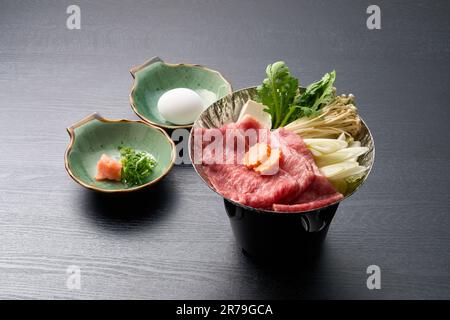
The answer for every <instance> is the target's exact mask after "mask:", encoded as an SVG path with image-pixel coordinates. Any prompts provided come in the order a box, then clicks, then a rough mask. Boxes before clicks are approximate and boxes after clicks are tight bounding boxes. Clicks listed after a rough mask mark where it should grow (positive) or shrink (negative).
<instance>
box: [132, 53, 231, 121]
mask: <svg viewBox="0 0 450 320" xmlns="http://www.w3.org/2000/svg"><path fill="white" fill-rule="evenodd" d="M130 73H131V75H132V76H133V78H134V83H133V87H132V89H131V93H130V104H131V107H132V108H133V110H134V112H135V113H136V114H137V115H138V116H139V117H140V118H141V119H142V120H144V121H146V122H149V123H151V124H153V125H156V126H159V127H162V128H166V129H177V128H190V127H192V124H189V125H176V124H173V123H171V122H169V121H166V120H165V119H164V118H163V117H162V116H161V114H160V113H159V111H158V107H157V106H158V100H159V98H160V97H161V96H162V95H163V94H164V92H166V91H168V90H171V89H175V88H188V89H191V90H194V91H195V92H197V93H198V94H199V95H200V97H201V98H202V100H203V102H204V109H206V108H207V107H209V106H210V105H211V104H213V103H214V102H216V101H217V100H219V99H221V98H223V97H224V96H226V95H228V94H231V93H232V91H233V90H232V89H231V85H230V84H229V83H228V81H227V80H225V78H224V77H223V76H222V75H221V74H220V73H219V72H217V71H214V70H211V69H208V68H205V67H202V66H199V65H193V64H171V63H165V62H164V61H162V60H161V59H160V58H158V57H155V58H153V59H150V60H149V61H147V62H145V63H144V64H143V65H140V66H137V67H134V68H132V69H131V70H130Z"/></svg>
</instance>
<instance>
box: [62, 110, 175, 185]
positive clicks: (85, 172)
mask: <svg viewBox="0 0 450 320" xmlns="http://www.w3.org/2000/svg"><path fill="white" fill-rule="evenodd" d="M82 122H83V123H82V124H81V125H78V126H77V125H75V126H74V127H71V128H69V129H68V130H69V133H70V134H71V136H72V143H71V146H69V148H68V150H67V153H66V168H67V171H68V172H69V174H70V175H71V176H72V178H74V180H76V181H77V182H79V183H80V184H82V185H84V186H85V187H87V188H91V189H94V190H98V191H103V192H117V191H131V190H136V189H139V188H141V187H143V186H146V185H150V184H152V183H154V182H156V181H158V180H159V178H162V177H163V176H164V175H165V174H167V172H168V171H169V170H170V169H171V167H172V165H173V162H174V157H175V151H174V145H173V142H172V141H171V140H170V138H169V137H168V136H167V135H166V134H165V133H164V132H163V131H162V130H161V129H159V128H156V127H153V126H150V125H148V124H145V123H143V122H142V121H127V120H120V121H110V120H106V119H103V118H101V117H100V116H98V115H97V114H94V115H92V116H90V118H86V119H85V120H84V121H82ZM119 146H129V147H132V148H134V149H136V150H142V151H146V152H149V153H151V154H152V155H153V156H154V157H155V158H156V159H157V161H158V164H157V165H156V167H155V168H154V169H153V172H152V174H151V175H150V176H149V177H148V178H147V179H146V181H145V182H144V183H143V185H141V186H134V187H128V186H126V185H125V184H123V183H121V182H115V181H97V180H95V175H96V173H97V161H98V160H99V159H100V157H101V155H102V154H103V153H105V154H107V155H108V156H111V157H114V158H115V159H117V160H119V159H120V153H119V150H118V147H119Z"/></svg>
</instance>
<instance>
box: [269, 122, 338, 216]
mask: <svg viewBox="0 0 450 320" xmlns="http://www.w3.org/2000/svg"><path fill="white" fill-rule="evenodd" d="M279 135H280V137H282V138H280V140H281V141H284V142H285V143H287V144H288V145H289V146H291V147H292V148H295V149H296V150H297V151H298V152H299V154H301V155H302V156H303V159H305V161H306V162H308V164H309V166H310V168H311V169H312V172H313V178H312V179H313V182H312V183H311V184H310V185H309V186H308V188H307V189H306V190H305V191H304V192H302V193H300V194H299V196H298V197H297V198H296V199H295V200H294V201H293V202H292V203H291V204H289V205H286V204H276V203H275V204H274V205H273V210H274V211H284V212H300V211H310V210H314V209H317V208H320V207H324V206H327V205H329V204H332V203H334V202H336V201H338V200H340V199H342V198H343V195H342V194H340V193H339V192H337V191H336V189H335V188H334V187H333V185H332V184H331V183H330V182H329V181H328V179H327V178H326V177H325V176H324V175H323V174H322V173H321V172H320V170H319V168H318V167H317V165H316V163H315V162H314V157H313V156H312V153H311V152H310V151H309V150H308V149H307V147H306V145H305V143H304V142H303V140H302V139H301V138H300V137H299V136H297V135H292V133H291V132H289V131H287V130H285V129H281V130H279ZM296 137H298V139H299V140H301V143H300V142H299V141H297V140H296Z"/></svg>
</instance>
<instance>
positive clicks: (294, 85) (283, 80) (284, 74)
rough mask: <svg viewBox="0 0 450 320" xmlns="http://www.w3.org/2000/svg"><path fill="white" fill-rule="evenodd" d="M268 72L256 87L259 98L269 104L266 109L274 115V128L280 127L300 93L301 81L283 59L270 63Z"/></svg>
mask: <svg viewBox="0 0 450 320" xmlns="http://www.w3.org/2000/svg"><path fill="white" fill-rule="evenodd" d="M266 74H267V78H266V79H264V81H263V83H262V85H260V86H258V88H257V89H256V90H257V93H258V97H257V100H258V102H261V103H262V104H264V105H265V106H267V109H265V111H266V112H268V113H269V114H270V115H271V116H272V128H278V127H279V126H280V124H281V122H282V121H283V119H284V118H285V116H286V114H287V113H288V112H289V106H290V105H292V103H293V102H294V100H295V97H296V96H297V95H298V84H299V83H298V79H296V78H294V77H293V76H291V73H290V71H289V69H288V67H287V66H286V65H285V63H284V62H283V61H278V62H275V63H273V64H269V65H268V66H267V68H266Z"/></svg>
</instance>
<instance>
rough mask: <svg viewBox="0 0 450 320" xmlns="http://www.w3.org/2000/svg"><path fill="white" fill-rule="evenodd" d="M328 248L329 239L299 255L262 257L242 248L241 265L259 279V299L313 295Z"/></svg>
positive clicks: (296, 297)
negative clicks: (247, 252)
mask: <svg viewBox="0 0 450 320" xmlns="http://www.w3.org/2000/svg"><path fill="white" fill-rule="evenodd" d="M327 252H328V250H327V248H326V244H325V243H323V244H321V245H319V246H317V248H316V250H315V251H314V252H310V253H308V254H305V255H302V257H299V258H298V259H292V258H289V259H288V258H286V259H283V258H278V259H274V260H273V261H270V260H267V259H264V260H261V259H256V258H254V257H251V256H248V255H247V254H245V253H244V252H242V253H241V255H242V257H241V266H242V267H243V268H244V269H245V270H247V272H248V273H249V274H253V275H254V276H255V277H256V278H257V279H258V285H257V292H256V293H255V294H256V295H257V296H258V299H299V298H301V299H311V298H314V296H315V292H314V291H315V289H314V287H315V285H314V284H315V283H316V282H317V279H318V278H319V277H320V273H321V266H323V259H324V258H325V257H324V256H326V255H327ZM325 260H326V258H325Z"/></svg>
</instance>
